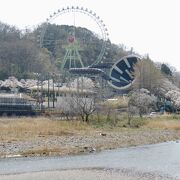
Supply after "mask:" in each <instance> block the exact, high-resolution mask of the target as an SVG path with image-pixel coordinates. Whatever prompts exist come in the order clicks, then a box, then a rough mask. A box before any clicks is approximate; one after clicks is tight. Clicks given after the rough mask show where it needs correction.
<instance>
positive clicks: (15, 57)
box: [0, 23, 130, 79]
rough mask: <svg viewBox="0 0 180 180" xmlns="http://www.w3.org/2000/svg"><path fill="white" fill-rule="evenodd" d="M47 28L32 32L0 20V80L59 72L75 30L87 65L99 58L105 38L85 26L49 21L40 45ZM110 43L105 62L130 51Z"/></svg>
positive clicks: (82, 56)
mask: <svg viewBox="0 0 180 180" xmlns="http://www.w3.org/2000/svg"><path fill="white" fill-rule="evenodd" d="M43 28H44V24H42V25H40V26H39V27H38V28H37V29H34V30H33V31H29V30H27V31H25V32H22V31H21V30H19V29H17V28H16V27H14V26H11V25H7V24H4V23H0V79H5V78H7V77H9V76H12V75H13V76H15V77H17V78H31V77H32V76H33V75H34V74H35V73H41V74H47V72H54V71H59V67H60V65H61V63H62V60H63V58H64V56H65V53H66V49H65V47H66V46H67V38H68V36H69V35H70V34H72V32H75V36H76V39H77V42H78V44H79V47H80V49H79V53H80V55H81V59H83V61H84V62H85V63H84V64H85V66H86V65H88V64H91V63H92V62H93V61H94V60H96V59H97V56H98V55H99V53H100V51H101V48H102V44H103V42H102V39H100V38H99V37H98V35H96V34H95V33H93V32H91V31H89V30H88V29H86V28H81V27H76V28H74V27H73V26H67V25H55V24H54V25H51V24H49V25H48V27H47V29H46V31H45V32H46V33H45V35H44V37H43V43H42V45H43V47H44V48H40V43H39V35H40V33H39V31H40V30H42V29H43ZM106 43H107V49H106V55H105V58H103V59H102V61H103V62H114V61H116V60H118V59H120V58H121V57H122V56H124V55H127V54H129V53H130V52H128V51H126V50H125V48H124V46H120V45H115V44H112V43H111V42H110V41H108V42H106Z"/></svg>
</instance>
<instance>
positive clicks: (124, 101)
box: [101, 96, 128, 109]
mask: <svg viewBox="0 0 180 180" xmlns="http://www.w3.org/2000/svg"><path fill="white" fill-rule="evenodd" d="M114 99H116V100H106V101H105V102H103V103H101V104H102V105H105V106H108V107H111V108H115V109H116V108H127V106H128V97H127V96H118V97H115V98H114Z"/></svg>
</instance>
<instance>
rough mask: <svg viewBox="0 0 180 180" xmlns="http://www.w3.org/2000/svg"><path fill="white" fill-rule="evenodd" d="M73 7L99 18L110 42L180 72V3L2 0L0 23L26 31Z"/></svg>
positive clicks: (152, 0)
mask: <svg viewBox="0 0 180 180" xmlns="http://www.w3.org/2000/svg"><path fill="white" fill-rule="evenodd" d="M72 5H75V6H82V7H85V8H86V7H87V8H88V9H91V10H92V11H93V12H95V13H96V14H97V15H98V16H100V18H101V19H102V20H103V21H104V23H105V24H106V26H107V29H108V32H109V38H110V40H111V42H113V43H116V44H125V45H126V46H127V47H129V48H130V47H133V48H134V50H135V51H136V52H138V53H140V54H142V55H144V54H149V56H150V58H151V59H153V60H154V61H156V62H157V61H158V62H165V63H169V64H170V65H172V66H174V67H175V68H176V69H177V70H180V57H179V51H180V20H179V19H180V10H179V9H180V0H99V1H98V0H0V21H2V22H4V23H7V24H10V25H15V26H17V27H18V28H20V29H25V28H26V27H33V26H36V25H37V24H40V23H42V22H44V21H45V20H46V18H48V17H49V15H50V14H52V13H53V12H54V11H57V10H58V9H61V8H63V7H67V6H72ZM76 21H78V19H77V20H76Z"/></svg>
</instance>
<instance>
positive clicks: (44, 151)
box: [20, 146, 82, 157]
mask: <svg viewBox="0 0 180 180" xmlns="http://www.w3.org/2000/svg"><path fill="white" fill-rule="evenodd" d="M81 151H82V148H81V149H80V148H75V147H74V148H73V147H71V148H70V147H68V148H65V147H63V148H60V147H57V146H55V147H38V148H34V149H30V150H27V151H24V152H20V155H22V156H28V157H29V156H35V155H36V156H49V155H51V156H52V155H68V154H71V155H73V154H78V153H80V152H81Z"/></svg>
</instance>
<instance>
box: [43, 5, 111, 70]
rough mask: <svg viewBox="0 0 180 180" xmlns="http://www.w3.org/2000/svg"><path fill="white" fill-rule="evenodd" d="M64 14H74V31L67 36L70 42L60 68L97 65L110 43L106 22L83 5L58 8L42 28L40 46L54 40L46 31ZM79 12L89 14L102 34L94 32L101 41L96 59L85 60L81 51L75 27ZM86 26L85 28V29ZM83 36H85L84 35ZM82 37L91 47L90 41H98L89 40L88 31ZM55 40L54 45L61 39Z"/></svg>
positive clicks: (82, 14) (87, 45)
mask: <svg viewBox="0 0 180 180" xmlns="http://www.w3.org/2000/svg"><path fill="white" fill-rule="evenodd" d="M64 14H72V20H73V24H72V26H73V27H74V28H73V32H72V33H71V34H70V35H69V36H68V37H67V38H68V44H67V45H66V46H63V47H65V50H66V53H65V55H64V58H63V61H62V62H61V67H60V70H61V71H63V70H64V69H70V68H84V67H90V66H92V65H96V64H98V63H99V62H101V60H102V59H103V57H104V55H105V52H106V47H107V43H108V32H107V28H106V26H105V24H104V23H103V21H102V20H101V19H100V17H99V16H97V15H96V13H94V12H93V11H92V10H89V9H87V8H83V7H78V6H77V7H75V6H71V7H66V8H62V9H58V10H57V11H56V12H54V13H53V14H52V15H50V17H49V18H47V19H46V22H45V23H44V26H43V28H42V30H41V33H40V47H45V45H47V44H48V43H50V42H52V39H47V38H46V32H47V28H48V25H49V24H53V23H54V21H55V22H56V23H57V19H58V18H59V19H61V18H63V17H62V15H64ZM77 14H78V15H80V16H84V15H85V16H87V17H88V18H90V20H92V21H93V22H94V23H95V24H96V27H97V28H98V32H99V33H100V34H96V33H97V32H92V33H94V35H95V36H96V37H97V38H98V39H99V42H100V43H101V44H100V46H101V48H100V50H99V52H98V53H97V57H96V58H95V59H93V60H92V59H91V61H88V60H86V61H85V60H84V58H82V57H81V54H80V51H81V50H82V49H81V44H82V42H78V39H77V38H76V32H75V29H76V28H78V26H77V27H76V23H77V22H78V19H77V18H76V17H77ZM89 24H90V23H89ZM60 25H61V24H60ZM85 29H86V28H84V30H85ZM82 36H83V37H82ZM81 37H82V39H84V42H83V43H86V47H90V46H91V45H90V44H89V43H96V42H93V40H92V41H89V39H87V35H86V33H84V34H83V33H82V35H81ZM54 41H55V42H53V43H54V45H57V44H58V43H60V42H61V40H60V39H56V40H54ZM57 59H62V57H61V58H60V57H58V58H57Z"/></svg>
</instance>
